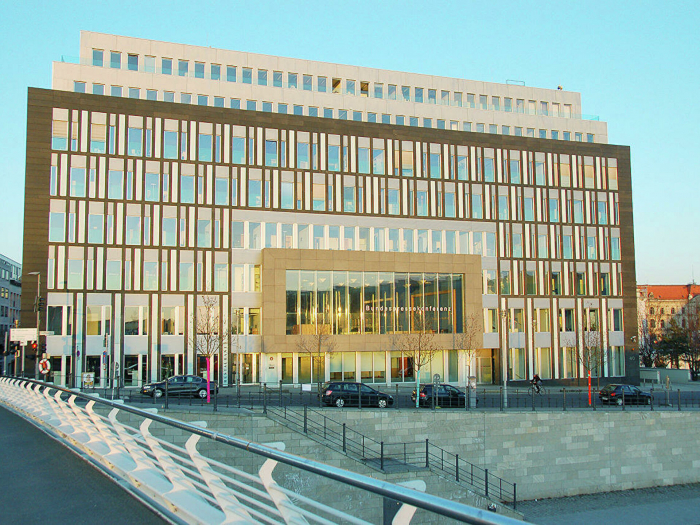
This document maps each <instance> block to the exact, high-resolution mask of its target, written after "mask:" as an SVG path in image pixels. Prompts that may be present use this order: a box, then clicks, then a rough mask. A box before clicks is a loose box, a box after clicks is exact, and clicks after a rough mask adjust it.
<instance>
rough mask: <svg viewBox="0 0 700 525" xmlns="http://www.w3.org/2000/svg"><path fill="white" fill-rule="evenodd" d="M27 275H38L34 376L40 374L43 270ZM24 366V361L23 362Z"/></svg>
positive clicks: (35, 306)
mask: <svg viewBox="0 0 700 525" xmlns="http://www.w3.org/2000/svg"><path fill="white" fill-rule="evenodd" d="M27 275H36V299H35V303H34V310H36V360H35V362H34V378H35V379H36V378H38V376H39V352H40V351H41V344H40V343H39V327H40V326H41V306H40V305H41V272H29V273H28V274H27ZM22 367H24V363H22Z"/></svg>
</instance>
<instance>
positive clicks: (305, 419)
mask: <svg viewBox="0 0 700 525" xmlns="http://www.w3.org/2000/svg"><path fill="white" fill-rule="evenodd" d="M307 421H308V420H307V418H306V405H304V434H306V433H307Z"/></svg>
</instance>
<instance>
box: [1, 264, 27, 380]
mask: <svg viewBox="0 0 700 525" xmlns="http://www.w3.org/2000/svg"><path fill="white" fill-rule="evenodd" d="M21 294H22V265H21V264H19V263H17V262H15V261H13V260H12V259H10V258H8V257H5V256H4V255H0V355H2V352H4V351H5V348H6V345H8V344H9V338H10V328H12V327H14V326H15V321H17V322H19V316H20V299H21ZM0 361H2V360H1V359H0ZM0 367H2V363H1V362H0Z"/></svg>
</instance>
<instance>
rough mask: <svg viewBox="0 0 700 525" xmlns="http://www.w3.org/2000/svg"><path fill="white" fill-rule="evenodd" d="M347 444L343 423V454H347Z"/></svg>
mask: <svg viewBox="0 0 700 525" xmlns="http://www.w3.org/2000/svg"><path fill="white" fill-rule="evenodd" d="M345 443H346V441H345V423H343V452H346V448H345Z"/></svg>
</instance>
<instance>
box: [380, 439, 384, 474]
mask: <svg viewBox="0 0 700 525" xmlns="http://www.w3.org/2000/svg"><path fill="white" fill-rule="evenodd" d="M379 451H380V452H379V470H384V442H383V441H382V442H381V443H380V444H379Z"/></svg>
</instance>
